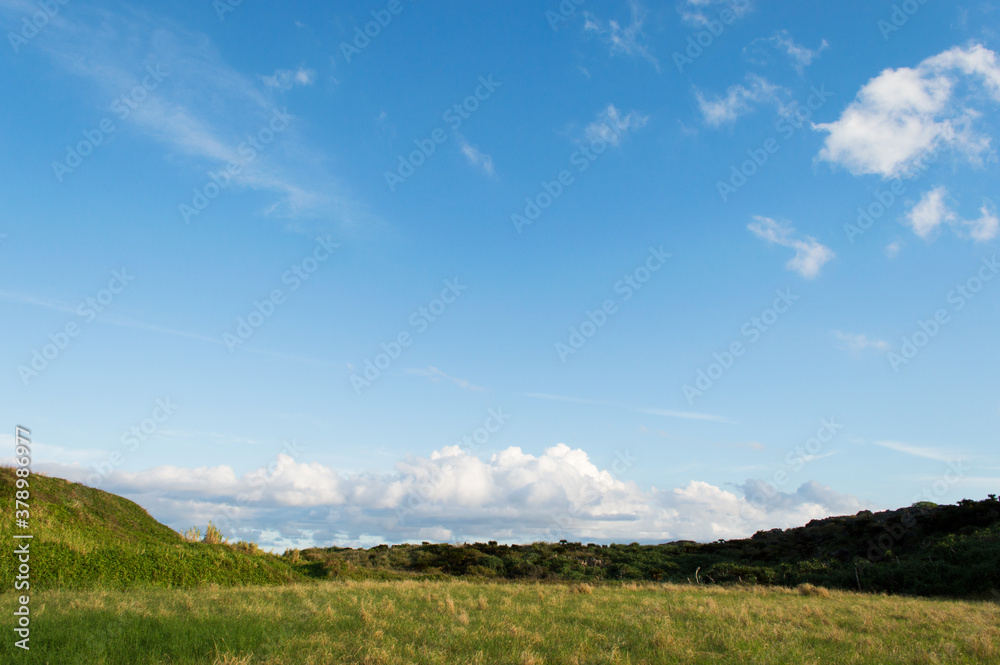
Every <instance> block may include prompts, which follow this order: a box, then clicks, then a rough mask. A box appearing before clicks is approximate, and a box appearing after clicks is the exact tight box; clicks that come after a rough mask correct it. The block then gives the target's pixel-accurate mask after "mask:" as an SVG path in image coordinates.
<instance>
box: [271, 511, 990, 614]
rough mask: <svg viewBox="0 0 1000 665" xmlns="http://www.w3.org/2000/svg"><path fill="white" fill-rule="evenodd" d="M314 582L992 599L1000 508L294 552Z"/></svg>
mask: <svg viewBox="0 0 1000 665" xmlns="http://www.w3.org/2000/svg"><path fill="white" fill-rule="evenodd" d="M286 557H287V558H289V560H291V558H292V557H294V560H296V561H299V562H300V564H299V565H300V567H301V568H302V570H303V571H305V572H307V573H308V574H309V575H310V576H312V577H327V578H339V579H397V578H399V577H402V576H406V575H414V574H419V575H429V576H472V577H479V578H486V579H508V580H563V581H573V582H587V581H589V582H601V581H629V580H631V581H663V582H673V583H695V584H761V585H780V586H786V587H796V586H799V585H802V584H811V585H816V586H822V587H828V588H835V589H844V590H855V591H858V590H860V591H865V592H888V593H898V594H913V595H925V596H955V597H992V595H993V594H994V593H995V592H996V590H998V589H1000V501H998V500H997V497H996V496H995V495H990V497H989V498H987V499H986V500H984V501H962V502H959V504H958V505H956V506H936V505H934V504H928V503H924V504H918V505H916V506H913V507H911V508H906V509H902V510H894V511H885V512H881V513H871V512H868V511H865V512H862V513H859V514H858V515H855V516H848V517H831V518H828V519H823V520H814V521H813V522H810V523H809V524H808V525H806V526H804V527H799V528H795V529H786V530H781V529H774V530H773V531H767V532H759V533H757V534H755V535H754V536H753V537H752V538H747V539H742V540H730V541H719V542H715V543H694V542H690V541H679V542H673V543H666V544H661V545H640V544H638V543H632V544H630V545H614V544H612V545H597V544H593V543H591V544H587V545H583V544H581V543H570V542H567V541H560V542H559V543H534V544H531V545H500V544H497V543H496V542H488V543H473V544H468V545H447V544H431V543H424V544H423V545H395V546H392V547H390V546H388V545H379V546H377V547H374V548H371V549H367V550H359V549H349V548H340V547H329V548H314V549H308V550H303V551H301V552H297V551H290V552H286Z"/></svg>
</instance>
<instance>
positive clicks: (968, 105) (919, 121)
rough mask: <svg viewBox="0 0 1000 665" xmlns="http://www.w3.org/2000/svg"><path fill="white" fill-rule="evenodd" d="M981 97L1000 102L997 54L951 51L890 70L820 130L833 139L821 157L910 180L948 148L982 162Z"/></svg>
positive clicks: (985, 141) (854, 169) (986, 145)
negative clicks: (920, 167)
mask: <svg viewBox="0 0 1000 665" xmlns="http://www.w3.org/2000/svg"><path fill="white" fill-rule="evenodd" d="M963 82H964V83H967V85H966V86H965V87H964V88H963V87H962V86H961V85H960V84H961V83H963ZM963 91H964V93H965V94H962V92H963ZM981 92H985V93H987V95H988V96H989V97H991V98H992V99H993V101H1000V64H998V63H997V56H996V53H994V52H993V51H991V50H989V49H987V48H985V47H984V46H982V45H979V44H974V45H972V46H969V47H966V48H961V47H955V48H952V49H950V50H948V51H945V52H943V53H940V54H938V55H936V56H933V57H930V58H927V59H926V60H924V61H923V62H921V63H920V64H919V65H918V66H917V67H916V68H909V67H901V68H899V69H887V70H885V71H883V72H882V73H881V74H879V75H878V76H877V77H875V78H874V79H872V80H871V81H869V82H868V83H867V84H865V86H864V87H862V88H861V90H860V92H858V95H857V97H856V98H855V99H854V101H853V102H851V104H850V105H849V106H848V107H847V109H846V110H845V111H844V112H843V114H842V115H841V116H840V118H839V119H838V120H837V121H835V122H832V123H825V124H818V125H815V126H814V128H815V129H816V130H818V131H823V132H826V133H827V134H828V136H827V137H826V141H825V144H824V147H823V149H822V151H821V152H820V154H819V157H820V159H823V160H826V161H829V162H831V163H834V164H839V165H841V166H843V167H845V168H847V169H848V170H849V171H850V172H851V173H853V174H855V175H861V174H876V175H881V176H883V177H885V178H891V177H901V176H908V175H911V174H912V173H913V172H914V171H915V170H916V169H918V168H919V166H920V165H921V164H922V163H923V162H924V161H926V160H927V159H928V158H929V157H930V156H931V155H933V154H935V153H936V151H938V150H941V149H946V148H947V149H950V150H953V151H955V152H956V153H957V154H960V155H962V156H963V157H964V158H965V159H966V160H968V161H970V162H971V163H973V164H978V163H981V161H982V157H983V155H984V153H987V152H988V151H989V149H990V137H989V136H987V135H985V134H982V133H980V132H979V131H978V130H977V129H976V121H977V120H978V119H979V117H980V116H981V113H982V112H981V111H980V110H979V109H977V108H976V106H977V105H978V104H980V103H981V101H982V94H981Z"/></svg>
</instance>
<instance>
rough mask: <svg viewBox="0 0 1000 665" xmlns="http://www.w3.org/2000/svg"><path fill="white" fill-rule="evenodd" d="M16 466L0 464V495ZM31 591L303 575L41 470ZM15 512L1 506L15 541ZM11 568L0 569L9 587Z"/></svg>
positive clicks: (0, 517)
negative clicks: (190, 535)
mask: <svg viewBox="0 0 1000 665" xmlns="http://www.w3.org/2000/svg"><path fill="white" fill-rule="evenodd" d="M14 479H15V478H14V473H13V469H10V468H8V467H0V496H5V497H10V496H13V495H14ZM30 491H31V499H30V504H29V505H30V506H31V510H30V513H31V518H30V524H31V527H30V530H29V533H31V534H32V535H33V536H34V538H33V539H32V541H31V551H32V557H31V580H32V588H33V589H45V588H62V589H96V588H100V589H123V588H128V587H142V586H152V587H193V586H198V585H202V584H221V585H244V584H246V585H265V584H287V583H291V582H302V581H305V579H306V578H305V577H304V576H303V575H302V573H301V572H300V571H299V570H297V569H296V568H295V567H293V566H291V565H290V564H289V563H288V562H287V561H285V560H284V559H282V558H280V557H277V556H274V555H271V554H261V553H260V552H259V551H257V550H256V549H254V550H253V551H250V550H249V548H248V547H244V546H239V547H237V546H229V545H226V544H223V543H222V542H221V541H217V542H216V543H214V544H213V543H211V542H190V541H188V540H185V538H184V537H182V536H181V535H180V534H178V533H176V532H175V531H173V530H172V529H170V528H169V527H166V526H164V525H162V524H160V523H159V522H157V521H156V520H154V519H153V518H152V517H150V515H149V513H147V512H146V511H145V510H143V509H142V508H141V507H140V506H138V505H137V504H135V503H133V502H132V501H129V500H128V499H125V498H122V497H120V496H116V495H114V494H109V493H107V492H103V491H101V490H97V489H93V488H90V487H86V486H84V485H80V484H78V483H71V482H68V481H66V480H63V479H61V478H49V477H47V476H43V475H33V476H32V477H31V485H30ZM16 532H20V530H19V529H15V525H14V514H13V510H4V511H0V539H2V541H3V542H5V543H10V542H13V541H12V539H11V535H12V534H13V533H16ZM14 574H15V568H14V566H8V565H5V566H2V567H0V589H2V591H0V593H12V592H13V589H14Z"/></svg>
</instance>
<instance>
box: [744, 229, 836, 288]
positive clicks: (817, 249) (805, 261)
mask: <svg viewBox="0 0 1000 665" xmlns="http://www.w3.org/2000/svg"><path fill="white" fill-rule="evenodd" d="M754 220H755V221H753V222H751V223H750V224H749V225H748V226H747V228H748V229H750V231H752V232H753V233H754V235H756V236H757V237H759V238H763V239H764V240H766V241H767V242H769V243H771V244H775V245H781V246H782V247H788V248H789V249H794V250H795V257H794V258H792V259H791V260H790V261H789V262H788V263H787V264H786V267H787V268H788V269H789V270H794V271H795V272H797V273H799V274H800V275H802V276H803V277H805V278H806V279H812V278H814V277H816V276H817V275H819V271H820V269H821V268H822V267H823V266H824V265H825V264H826V263H827V262H828V261H830V260H831V259H832V258H834V257H835V256H836V254H835V253H834V252H833V250H831V249H830V248H829V247H826V246H824V245H821V244H819V243H818V242H817V241H816V239H815V238H812V237H805V238H801V239H799V238H794V237H792V234H793V233H795V229H793V228H792V227H791V226H789V225H787V224H782V223H780V222H778V221H776V220H773V219H771V218H770V217H761V216H759V215H757V216H755V217H754Z"/></svg>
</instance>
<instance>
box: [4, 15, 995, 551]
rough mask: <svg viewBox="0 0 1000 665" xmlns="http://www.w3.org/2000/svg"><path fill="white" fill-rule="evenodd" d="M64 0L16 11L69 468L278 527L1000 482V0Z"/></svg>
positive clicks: (13, 366)
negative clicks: (143, 1) (778, 2)
mask: <svg viewBox="0 0 1000 665" xmlns="http://www.w3.org/2000/svg"><path fill="white" fill-rule="evenodd" d="M42 5H44V3H42V4H37V3H34V2H28V1H27V0H0V27H2V28H3V33H4V34H5V35H6V44H5V46H4V47H3V48H0V58H2V66H0V84H2V86H3V89H4V90H6V91H7V95H6V100H7V101H6V102H5V103H4V105H3V112H2V113H0V136H2V140H3V150H2V151H0V173H2V177H0V206H2V207H0V257H2V261H0V280H2V282H0V303H2V307H3V308H4V311H5V312H6V314H7V317H6V318H7V321H8V325H6V326H4V328H3V330H2V332H0V340H2V348H3V367H2V370H3V374H2V377H3V378H2V380H0V412H2V415H3V418H2V419H3V421H4V422H6V423H8V425H9V429H10V434H9V435H8V436H7V438H6V440H8V441H9V442H11V443H12V441H13V427H14V425H15V424H20V425H24V426H26V427H29V428H30V429H31V430H32V431H33V436H34V441H35V442H36V446H35V453H34V454H35V456H34V464H35V468H36V470H38V471H43V472H47V473H50V474H53V475H60V476H63V477H67V478H72V479H74V480H78V481H80V482H86V483H88V484H91V485H94V486H97V487H101V488H102V489H107V490H109V491H114V492H117V493H121V494H124V495H126V496H129V497H130V498H133V499H135V500H136V501H138V502H139V503H140V504H142V505H143V506H144V507H146V508H147V509H148V510H149V511H150V512H151V514H152V515H153V516H154V517H157V518H158V519H160V520H161V521H164V522H165V523H167V524H169V525H170V526H172V527H174V528H177V529H183V528H186V527H188V526H191V525H192V524H200V525H202V526H203V525H204V524H205V523H206V522H207V521H208V520H209V519H212V520H214V521H215V522H219V523H222V524H223V526H224V530H226V531H227V533H228V534H229V535H231V536H232V537H245V538H253V539H255V540H258V541H259V542H261V543H262V544H264V545H266V546H269V547H277V548H281V547H284V546H288V545H292V544H308V543H321V544H323V543H332V542H336V543H338V544H359V545H368V544H377V543H379V542H401V541H420V540H444V541H461V540H473V539H487V538H489V539H497V540H506V541H509V542H513V541H532V540H542V539H548V540H558V539H560V538H569V539H573V540H579V539H583V540H589V541H605V542H606V541H611V540H616V541H626V542H631V541H633V540H638V541H642V542H662V541H668V540H675V539H680V538H691V539H700V540H714V539H716V538H720V537H734V536H742V535H747V534H750V533H753V532H754V531H756V530H757V529H761V528H772V527H788V526H795V525H798V524H802V523H805V522H806V521H808V520H809V519H812V518H815V517H821V516H825V515H830V514H845V513H853V512H857V511H858V510H861V509H864V508H872V509H879V508H893V507H898V506H901V505H909V504H911V503H913V502H914V501H915V500H918V499H920V498H924V499H930V500H934V501H937V502H954V501H956V500H958V499H960V498H963V497H970V498H981V497H984V496H985V495H986V494H987V493H988V492H995V491H996V489H997V487H998V485H1000V456H998V455H997V453H996V446H995V438H994V437H995V432H996V431H997V427H998V425H1000V394H998V391H997V385H996V381H995V380H994V376H993V375H994V373H995V369H996V367H997V361H998V351H997V346H996V331H997V329H998V324H1000V315H998V312H1000V309H998V307H997V304H998V302H1000V279H994V277H995V276H996V275H997V272H998V271H1000V268H998V267H997V266H996V264H995V257H996V253H997V235H998V226H1000V221H998V219H997V211H996V204H995V202H996V200H997V191H996V182H997V175H998V170H1000V169H998V163H997V153H996V141H997V136H996V134H997V131H996V129H997V119H998V117H1000V114H998V112H1000V62H998V57H997V51H998V49H1000V34H998V31H997V28H998V26H1000V7H998V6H997V5H996V3H992V2H958V3H941V2H927V3H924V4H921V3H919V2H916V1H913V2H910V3H902V4H901V5H895V6H894V5H893V3H889V2H861V1H860V0H859V1H854V0H849V1H847V2H840V3H813V2H809V3H798V4H797V5H796V6H795V8H794V9H789V8H774V7H770V6H768V5H767V4H766V3H760V2H756V1H754V0H697V1H696V0H677V1H675V2H671V3H666V4H663V5H654V4H652V3H648V4H644V3H639V2H631V3H630V2H622V1H613V2H612V1H608V2H594V1H592V0H587V1H585V2H580V3H578V4H577V3H575V2H573V1H572V0H567V1H566V2H563V3H562V5H560V4H559V3H558V2H549V3H531V4H530V5H524V6H521V5H511V4H510V3H500V2H485V3H475V4H474V5H470V6H450V7H447V8H444V7H432V6H428V5H424V4H421V3H414V2H411V1H410V0H400V1H399V2H344V3H339V4H338V5H337V6H335V7H331V6H328V5H327V4H325V3H313V2H288V3H284V4H283V5H282V6H281V7H280V8H275V7H271V6H263V5H260V4H257V3H242V4H239V5H238V6H232V5H230V4H229V3H227V2H225V1H224V0H221V1H220V2H216V3H214V5H213V3H210V2H203V3H196V4H194V5H192V4H190V3H160V4H156V5H149V6H142V5H136V4H119V3H102V2H86V1H84V0H74V2H71V3H67V4H60V3H58V2H53V3H51V4H49V5H45V6H44V7H43V6H42ZM32 21H34V22H35V25H32ZM38 26H40V27H38ZM366 31H367V35H366V34H365V32H366Z"/></svg>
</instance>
